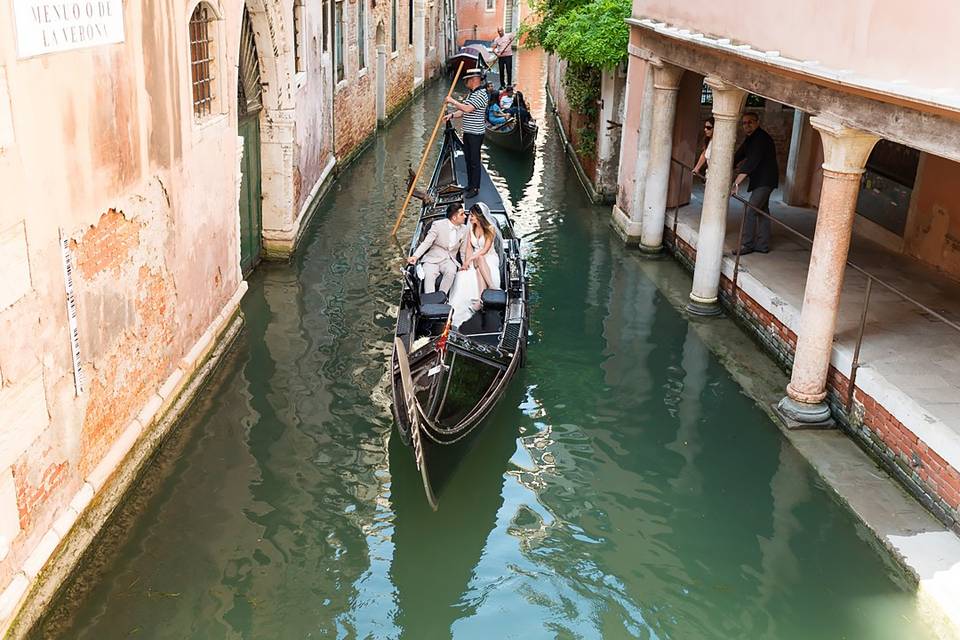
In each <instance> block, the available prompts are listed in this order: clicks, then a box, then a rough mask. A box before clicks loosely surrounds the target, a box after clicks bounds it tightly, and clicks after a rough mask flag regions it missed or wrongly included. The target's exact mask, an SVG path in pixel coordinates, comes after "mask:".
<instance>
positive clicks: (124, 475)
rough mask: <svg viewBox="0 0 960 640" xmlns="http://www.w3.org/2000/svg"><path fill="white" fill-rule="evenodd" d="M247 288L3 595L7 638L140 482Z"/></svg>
mask: <svg viewBox="0 0 960 640" xmlns="http://www.w3.org/2000/svg"><path fill="white" fill-rule="evenodd" d="M246 290H247V283H246V282H245V281H242V282H241V283H240V286H239V287H238V288H237V291H236V292H235V293H234V294H233V296H232V297H231V298H230V300H229V301H228V302H227V303H226V305H225V306H224V309H223V310H222V311H221V312H220V313H219V314H218V315H217V317H216V318H215V319H214V321H213V322H212V323H211V326H210V327H209V328H208V329H207V330H206V331H205V332H204V334H203V335H202V336H201V337H200V338H199V339H198V340H197V342H196V343H194V347H193V348H191V349H190V351H189V352H188V355H187V356H185V357H184V358H183V359H182V360H181V365H180V366H181V368H182V369H183V370H182V371H181V372H180V373H177V372H174V373H173V374H171V376H170V378H168V381H167V382H169V381H170V380H171V379H178V380H179V381H180V384H179V386H178V388H177V389H176V390H171V389H169V388H168V386H172V385H168V384H167V382H165V383H164V384H163V385H161V389H167V391H169V400H167V399H164V400H163V402H162V404H156V405H155V406H156V413H155V414H153V415H151V416H148V417H146V416H145V417H144V419H145V420H146V422H144V424H145V425H146V426H141V423H140V420H139V419H137V420H134V421H133V422H132V423H131V424H130V425H129V426H128V427H127V429H125V430H124V432H123V434H122V435H121V436H120V438H119V439H118V440H117V441H116V442H114V444H113V446H111V448H110V450H109V452H108V454H107V456H106V457H105V458H104V459H103V460H101V462H100V464H98V465H97V467H96V468H95V469H94V471H93V472H91V474H90V477H88V478H87V480H86V482H84V484H83V485H82V486H81V488H80V489H79V490H78V491H77V493H76V495H74V497H73V499H72V500H71V502H70V506H69V507H67V508H65V509H64V510H62V511H61V513H59V514H58V515H57V518H56V520H55V521H54V523H53V524H52V525H51V527H50V529H49V530H48V531H47V532H46V534H45V535H44V536H43V538H41V540H40V543H39V544H38V545H37V546H36V547H35V548H34V549H33V551H31V553H30V555H29V556H28V558H27V561H26V562H25V563H24V566H23V568H22V569H21V571H19V572H18V573H16V574H15V575H14V577H13V579H12V580H11V582H10V584H8V585H7V587H6V589H4V591H3V592H2V593H0V636H2V637H3V638H5V639H7V640H20V639H22V638H26V637H27V634H28V633H29V632H30V629H31V627H32V626H33V625H34V624H35V623H36V622H37V621H38V620H39V619H40V617H41V616H42V615H43V613H44V612H45V610H46V608H47V606H48V605H49V604H50V602H51V601H52V600H53V599H54V597H55V596H56V594H57V592H58V591H59V589H60V587H61V586H62V585H63V584H64V582H65V581H66V579H67V578H68V577H69V575H70V574H71V573H72V572H73V571H74V570H75V569H76V567H77V566H78V564H79V562H80V561H81V559H82V558H83V556H84V553H85V552H86V550H87V549H88V547H89V546H90V544H91V543H92V542H93V541H94V540H95V539H96V537H97V535H98V534H99V532H100V530H101V528H102V527H103V525H104V524H105V523H106V522H107V520H108V519H109V518H110V516H111V514H112V513H113V511H114V509H115V508H116V507H117V506H118V505H119V504H120V502H121V500H122V499H123V497H124V495H125V492H126V490H127V488H128V487H129V486H130V485H131V484H132V483H133V482H135V481H136V480H137V478H138V477H139V475H140V472H141V471H142V469H143V468H144V466H145V465H146V463H147V462H148V461H149V459H150V457H151V456H152V455H153V452H154V451H156V449H157V447H159V446H160V445H161V444H162V443H163V441H164V439H165V438H166V436H167V435H168V434H169V432H170V430H171V429H172V428H173V426H174V425H175V424H176V423H177V422H178V421H179V419H180V418H181V416H182V415H183V414H184V412H185V411H186V409H187V408H188V407H189V406H190V404H191V402H192V401H193V399H194V397H195V396H196V394H197V393H198V391H199V390H200V389H201V388H202V387H203V385H204V384H205V383H206V381H207V380H208V379H209V377H210V375H211V374H212V373H213V372H214V371H215V370H216V368H217V366H218V365H219V363H220V361H221V360H222V358H223V356H224V354H225V353H226V351H227V349H228V347H229V346H230V345H231V344H232V343H233V340H234V339H235V338H236V336H237V335H238V334H239V333H240V329H241V327H242V325H243V318H242V316H241V314H240V309H239V305H240V300H241V298H242V297H243V294H244V293H245V292H246ZM156 399H160V398H159V396H154V399H153V400H151V402H150V403H149V404H151V405H154V404H155V400H156ZM95 489H96V492H95ZM69 510H73V511H76V512H77V517H75V518H74V517H73V516H71V515H69V514H68V511H69ZM71 520H72V522H69V527H68V531H67V532H66V535H62V533H60V532H58V530H57V529H58V528H60V529H61V530H62V529H63V528H67V525H68V521H71Z"/></svg>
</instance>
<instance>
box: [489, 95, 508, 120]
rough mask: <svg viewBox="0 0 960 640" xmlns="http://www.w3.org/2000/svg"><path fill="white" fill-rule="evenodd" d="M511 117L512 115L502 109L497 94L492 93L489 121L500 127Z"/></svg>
mask: <svg viewBox="0 0 960 640" xmlns="http://www.w3.org/2000/svg"><path fill="white" fill-rule="evenodd" d="M509 119H510V116H509V115H507V114H506V113H504V112H503V111H501V109H500V105H499V104H497V98H496V96H495V95H491V96H490V103H489V104H488V105H487V122H489V123H490V124H492V125H494V126H495V127H497V128H499V127H500V126H501V125H504V124H506V122H507V120H509Z"/></svg>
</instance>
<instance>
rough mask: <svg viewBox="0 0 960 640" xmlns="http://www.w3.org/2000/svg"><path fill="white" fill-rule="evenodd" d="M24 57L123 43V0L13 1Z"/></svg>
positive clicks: (19, 47)
mask: <svg viewBox="0 0 960 640" xmlns="http://www.w3.org/2000/svg"><path fill="white" fill-rule="evenodd" d="M13 11H14V15H15V17H16V22H17V55H18V56H19V57H21V58H29V57H30V56H38V55H42V54H45V53H54V52H56V51H69V50H70V49H82V48H84V47H95V46H97V45H102V44H112V43H115V42H123V0H66V1H63V2H57V1H56V0H13Z"/></svg>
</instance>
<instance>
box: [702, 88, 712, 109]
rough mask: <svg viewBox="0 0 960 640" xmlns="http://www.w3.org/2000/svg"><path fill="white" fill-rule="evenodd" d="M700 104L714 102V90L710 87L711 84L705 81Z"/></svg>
mask: <svg viewBox="0 0 960 640" xmlns="http://www.w3.org/2000/svg"><path fill="white" fill-rule="evenodd" d="M700 104H702V105H712V104H713V91H712V90H711V89H710V87H709V86H707V85H706V83H704V85H703V86H702V87H700Z"/></svg>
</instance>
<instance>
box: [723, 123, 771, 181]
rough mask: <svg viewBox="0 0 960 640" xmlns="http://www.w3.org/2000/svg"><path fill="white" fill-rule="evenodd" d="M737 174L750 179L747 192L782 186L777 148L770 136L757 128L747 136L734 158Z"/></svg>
mask: <svg viewBox="0 0 960 640" xmlns="http://www.w3.org/2000/svg"><path fill="white" fill-rule="evenodd" d="M733 166H734V167H735V172H736V173H738V174H740V173H745V174H747V176H749V177H750V183H749V184H748V185H747V191H753V190H754V189H756V188H758V187H770V188H771V189H776V188H777V187H778V186H780V168H779V167H778V166H777V147H776V145H774V144H773V138H771V137H770V134H769V133H767V132H766V131H764V130H763V129H761V128H760V127H757V129H756V131H754V132H753V133H752V134H750V135H749V136H747V139H746V140H744V141H743V144H741V145H740V148H739V149H737V152H736V153H735V154H734V156H733Z"/></svg>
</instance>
